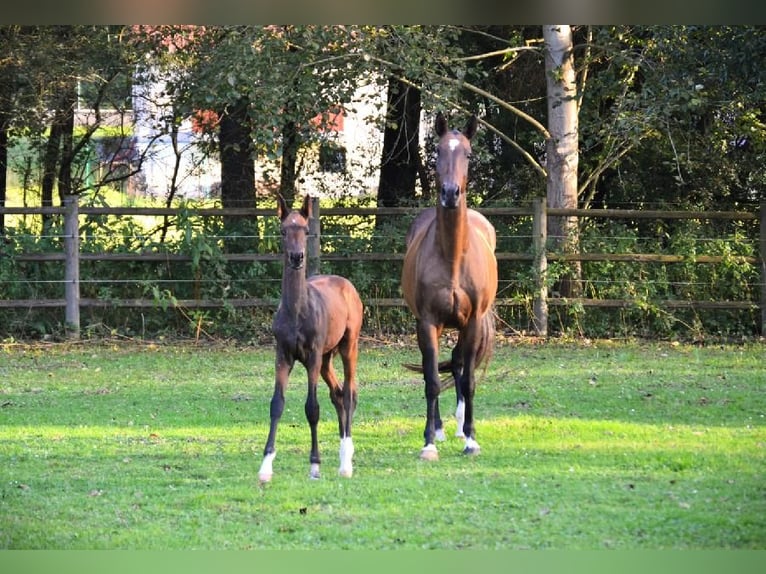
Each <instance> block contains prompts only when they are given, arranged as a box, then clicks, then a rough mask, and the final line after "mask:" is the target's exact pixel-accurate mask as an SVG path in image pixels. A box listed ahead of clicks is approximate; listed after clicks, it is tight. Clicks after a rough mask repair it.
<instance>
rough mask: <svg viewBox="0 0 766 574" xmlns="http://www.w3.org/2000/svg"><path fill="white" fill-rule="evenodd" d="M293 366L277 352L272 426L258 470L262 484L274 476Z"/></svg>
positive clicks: (289, 360)
mask: <svg viewBox="0 0 766 574" xmlns="http://www.w3.org/2000/svg"><path fill="white" fill-rule="evenodd" d="M293 364H294V361H293V360H292V359H287V358H286V357H284V356H283V355H282V354H281V353H279V352H277V360H276V369H275V370H276V376H275V381H274V394H273V395H272V397H271V404H270V407H269V415H270V419H271V426H270V427H269V436H268V438H267V439H266V446H265V447H264V449H263V461H262V462H261V468H260V469H259V470H258V479H259V480H260V481H261V482H269V481H270V480H271V477H272V476H273V474H274V470H273V462H274V457H275V456H277V451H276V446H275V442H276V438H277V426H278V425H279V420H280V419H281V418H282V412H283V411H284V409H285V389H286V388H287V381H288V379H289V377H290V371H292V368H293Z"/></svg>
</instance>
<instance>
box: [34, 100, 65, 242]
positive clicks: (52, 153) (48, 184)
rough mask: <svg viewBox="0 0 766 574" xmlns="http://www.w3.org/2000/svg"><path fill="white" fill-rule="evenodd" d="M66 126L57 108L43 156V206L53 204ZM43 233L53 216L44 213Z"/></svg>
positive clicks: (41, 196) (48, 226)
mask: <svg viewBox="0 0 766 574" xmlns="http://www.w3.org/2000/svg"><path fill="white" fill-rule="evenodd" d="M63 129H64V126H63V124H62V114H61V111H60V110H56V113H55V114H54V116H53V120H52V121H51V130H50V135H49V136H48V141H47V142H46V143H45V156H44V157H43V180H42V185H41V188H40V204H41V206H42V207H51V206H52V205H53V188H54V187H55V185H56V171H57V170H56V168H57V166H58V165H59V153H60V148H61V133H62V132H63ZM42 223H43V225H42V228H43V233H45V232H47V231H48V230H49V229H50V223H51V216H50V215H47V214H43V216H42Z"/></svg>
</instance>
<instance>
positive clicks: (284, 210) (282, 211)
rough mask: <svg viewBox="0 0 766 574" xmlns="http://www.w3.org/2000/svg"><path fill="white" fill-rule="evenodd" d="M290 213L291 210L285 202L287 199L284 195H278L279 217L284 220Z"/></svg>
mask: <svg viewBox="0 0 766 574" xmlns="http://www.w3.org/2000/svg"><path fill="white" fill-rule="evenodd" d="M288 213H290V208H289V207H287V202H286V201H285V198H284V197H282V194H280V193H278V194H277V215H278V216H279V219H280V220H284V218H285V217H287V214H288Z"/></svg>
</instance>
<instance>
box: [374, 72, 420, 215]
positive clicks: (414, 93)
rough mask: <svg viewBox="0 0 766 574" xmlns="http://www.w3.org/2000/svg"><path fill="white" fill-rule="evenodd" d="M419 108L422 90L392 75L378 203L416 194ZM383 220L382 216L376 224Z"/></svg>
mask: <svg viewBox="0 0 766 574" xmlns="http://www.w3.org/2000/svg"><path fill="white" fill-rule="evenodd" d="M420 109H421V102H420V90H418V89H416V88H413V87H412V86H408V85H407V84H404V83H403V82H401V81H400V80H397V79H396V78H390V79H389V81H388V97H387V109H386V126H385V130H384V132H383V153H382V158H381V166H380V180H379V184H378V207H397V206H399V205H402V204H403V203H408V202H411V201H412V200H414V198H415V183H416V182H417V178H418V174H419V172H420V171H421V169H420V168H421V160H420ZM384 220H385V217H380V216H379V217H378V218H377V222H376V225H380V224H381V223H382V222H383V221H384Z"/></svg>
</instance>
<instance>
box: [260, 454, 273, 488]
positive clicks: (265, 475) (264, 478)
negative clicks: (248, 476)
mask: <svg viewBox="0 0 766 574" xmlns="http://www.w3.org/2000/svg"><path fill="white" fill-rule="evenodd" d="M275 456H277V453H276V452H272V453H271V454H267V455H266V456H264V457H263V462H262V463H261V468H260V469H259V470H258V480H259V481H261V483H265V482H271V477H272V476H273V475H274V471H273V468H274V465H273V462H274V457H275Z"/></svg>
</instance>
